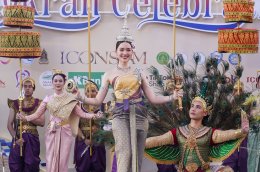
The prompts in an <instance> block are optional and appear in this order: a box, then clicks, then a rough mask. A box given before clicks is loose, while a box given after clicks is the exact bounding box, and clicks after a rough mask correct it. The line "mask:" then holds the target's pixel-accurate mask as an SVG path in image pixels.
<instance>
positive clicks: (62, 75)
mask: <svg viewBox="0 0 260 172" xmlns="http://www.w3.org/2000/svg"><path fill="white" fill-rule="evenodd" d="M57 75H60V76H61V77H62V78H63V80H64V82H66V75H65V74H63V73H55V74H54V75H53V76H52V79H51V80H52V81H53V79H54V77H55V76H57Z"/></svg>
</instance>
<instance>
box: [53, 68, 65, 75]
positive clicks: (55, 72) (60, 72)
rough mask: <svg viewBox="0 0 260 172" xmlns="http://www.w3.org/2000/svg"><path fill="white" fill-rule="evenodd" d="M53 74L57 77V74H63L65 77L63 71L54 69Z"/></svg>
mask: <svg viewBox="0 0 260 172" xmlns="http://www.w3.org/2000/svg"><path fill="white" fill-rule="evenodd" d="M52 73H53V75H55V74H63V75H65V74H64V73H63V71H62V70H61V69H52Z"/></svg>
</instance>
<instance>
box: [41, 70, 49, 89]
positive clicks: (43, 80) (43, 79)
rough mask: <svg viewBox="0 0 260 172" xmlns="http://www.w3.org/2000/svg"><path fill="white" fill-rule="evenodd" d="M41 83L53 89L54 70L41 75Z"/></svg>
mask: <svg viewBox="0 0 260 172" xmlns="http://www.w3.org/2000/svg"><path fill="white" fill-rule="evenodd" d="M39 82H40V85H41V86H42V87H43V88H45V89H52V71H45V72H43V73H42V74H41V75H40V78H39Z"/></svg>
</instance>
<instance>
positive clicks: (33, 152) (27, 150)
mask: <svg viewBox="0 0 260 172" xmlns="http://www.w3.org/2000/svg"><path fill="white" fill-rule="evenodd" d="M22 87H23V91H24V99H23V101H22V111H23V112H24V114H25V115H30V114H32V113H34V112H35V111H36V109H37V108H38V107H39V105H40V103H41V100H40V99H37V98H34V97H33V92H34V91H35V81H34V80H33V79H32V78H31V77H27V78H25V79H24V80H23V83H22ZM8 106H9V108H10V112H9V117H8V123H7V128H8V130H9V132H10V134H11V136H12V138H13V140H12V142H13V144H14V147H11V151H10V156H9V168H10V170H11V171H12V172H29V171H39V164H40V158H39V155H40V141H39V135H38V131H37V126H41V127H43V126H44V123H45V119H44V116H42V117H41V118H39V119H36V120H33V121H30V122H23V123H22V126H23V127H22V128H23V134H22V138H19V139H16V138H18V137H19V136H17V131H16V128H18V129H19V123H17V121H16V114H17V113H18V111H19V100H18V99H16V100H11V99H8ZM20 144H22V145H23V156H22V157H20Z"/></svg>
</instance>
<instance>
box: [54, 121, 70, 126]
mask: <svg viewBox="0 0 260 172" xmlns="http://www.w3.org/2000/svg"><path fill="white" fill-rule="evenodd" d="M67 124H69V120H62V121H61V122H58V123H56V125H58V126H63V125H67Z"/></svg>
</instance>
